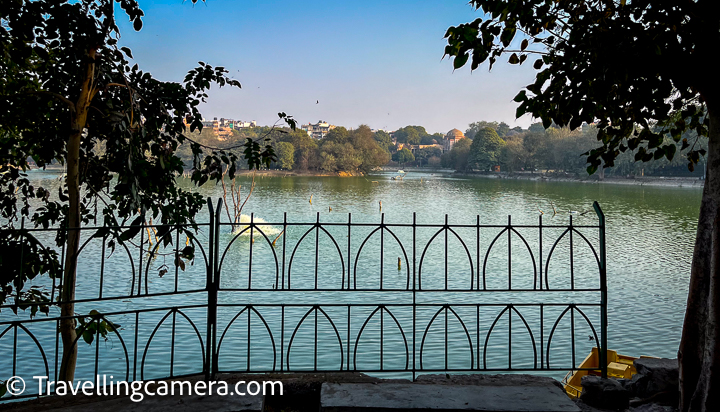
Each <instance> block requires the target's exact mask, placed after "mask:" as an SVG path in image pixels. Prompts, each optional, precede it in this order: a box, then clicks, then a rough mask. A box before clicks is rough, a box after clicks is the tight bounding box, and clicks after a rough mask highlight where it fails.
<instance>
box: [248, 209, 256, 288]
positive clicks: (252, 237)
mask: <svg viewBox="0 0 720 412" xmlns="http://www.w3.org/2000/svg"><path fill="white" fill-rule="evenodd" d="M254 229H255V213H254V212H253V213H250V257H249V258H248V290H251V289H252V257H253V245H254V244H255V232H254Z"/></svg>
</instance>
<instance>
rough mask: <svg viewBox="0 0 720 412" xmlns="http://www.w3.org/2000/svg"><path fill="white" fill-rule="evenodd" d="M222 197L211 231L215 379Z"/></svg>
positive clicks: (214, 373) (211, 306)
mask: <svg viewBox="0 0 720 412" xmlns="http://www.w3.org/2000/svg"><path fill="white" fill-rule="evenodd" d="M222 202H223V201H222V199H218V204H217V208H216V209H215V230H214V232H213V234H214V236H215V239H214V242H215V247H214V248H213V253H214V256H213V271H212V277H213V281H212V289H213V295H212V302H211V305H210V309H211V310H212V322H213V323H212V336H211V342H210V343H211V345H209V350H208V352H210V355H211V360H212V363H211V365H212V370H211V372H212V373H211V375H210V378H211V379H215V375H216V374H217V371H218V358H217V353H215V350H216V348H217V313H218V304H217V302H218V291H219V290H220V211H221V209H220V208H221V207H222Z"/></svg>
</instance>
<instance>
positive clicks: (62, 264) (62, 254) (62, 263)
mask: <svg viewBox="0 0 720 412" xmlns="http://www.w3.org/2000/svg"><path fill="white" fill-rule="evenodd" d="M65 228H66V229H67V226H66V227H65ZM66 243H67V230H66V231H65V239H64V240H63V242H62V248H61V252H60V273H61V275H60V285H59V286H58V299H59V298H60V297H62V287H63V277H64V276H63V275H62V274H64V273H65V244H66ZM134 280H135V274H134V273H133V281H134ZM132 293H133V287H131V288H130V295H132ZM58 330H59V329H58ZM56 378H57V377H56ZM55 381H57V379H55Z"/></svg>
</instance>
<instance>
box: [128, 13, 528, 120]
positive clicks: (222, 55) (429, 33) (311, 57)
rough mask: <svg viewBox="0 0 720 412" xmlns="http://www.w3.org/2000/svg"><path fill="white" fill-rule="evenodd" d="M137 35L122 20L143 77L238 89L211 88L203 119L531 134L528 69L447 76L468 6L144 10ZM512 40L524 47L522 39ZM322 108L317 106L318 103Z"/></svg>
mask: <svg viewBox="0 0 720 412" xmlns="http://www.w3.org/2000/svg"><path fill="white" fill-rule="evenodd" d="M139 3H140V6H141V8H142V9H143V11H144V12H145V17H144V18H143V29H142V30H141V31H140V32H134V31H133V30H132V28H131V25H130V23H129V22H127V20H126V17H125V16H124V15H121V14H120V13H121V10H119V9H118V10H117V16H118V23H120V24H119V26H120V30H121V34H122V37H121V39H120V44H121V45H124V46H128V47H130V48H131V49H132V51H133V56H134V58H135V59H134V60H135V62H136V63H138V65H139V66H140V68H141V69H143V70H144V71H149V72H151V73H152V74H153V75H154V76H155V77H156V78H158V79H160V80H165V81H182V79H183V77H184V75H185V74H186V73H187V71H188V70H190V69H192V68H194V67H195V66H196V65H197V62H198V61H203V62H206V63H209V64H211V65H213V66H224V67H225V68H226V69H228V70H229V71H230V73H229V76H231V77H233V78H235V79H237V80H239V81H240V83H241V84H242V89H237V88H227V87H226V88H222V89H218V88H217V87H216V86H213V88H212V89H211V91H210V92H209V99H208V102H207V103H206V104H204V105H203V106H202V107H201V112H202V113H203V115H204V116H205V117H206V118H208V119H212V118H213V117H218V118H220V117H225V118H233V119H236V120H245V121H251V120H256V121H257V122H258V124H260V125H271V124H273V123H274V122H275V121H276V120H277V119H278V117H277V113H278V112H285V113H287V114H288V115H292V116H293V117H294V118H295V119H296V120H297V121H298V123H302V124H305V123H308V122H312V123H315V122H317V121H318V120H325V121H327V122H329V123H331V124H334V125H338V126H345V127H347V128H355V127H357V126H359V125H360V124H367V125H368V126H370V127H371V128H373V129H386V130H396V129H398V128H400V127H403V126H407V125H420V126H424V127H425V128H426V129H427V131H428V132H430V133H435V132H441V133H446V132H447V131H449V130H450V129H453V128H457V129H460V130H462V131H465V129H466V128H467V127H468V124H470V123H472V122H475V121H479V120H488V121H504V122H506V123H508V124H509V125H510V126H511V127H514V126H517V125H520V126H522V127H525V128H526V127H528V126H529V125H530V123H532V119H531V118H530V117H529V116H524V117H522V118H520V119H517V120H516V119H515V109H516V108H517V103H515V102H513V101H512V99H513V97H515V95H516V94H517V93H518V92H519V91H520V90H521V89H522V87H523V86H525V85H527V84H530V83H531V82H532V81H533V79H534V70H533V69H532V67H531V64H532V63H531V62H532V60H533V59H528V62H529V63H528V62H526V63H525V64H524V65H522V66H512V65H509V64H507V63H506V62H505V60H503V61H502V62H498V63H497V64H496V65H495V66H494V67H493V70H492V71H491V72H488V66H487V64H485V65H483V66H481V67H480V68H479V69H478V70H476V71H474V72H470V69H469V64H468V65H467V66H468V67H464V68H461V69H459V70H456V71H454V72H453V67H452V61H451V60H450V59H449V58H447V57H446V58H444V59H443V58H442V57H443V51H444V47H445V45H446V41H445V39H443V36H444V34H445V31H446V30H447V28H448V27H450V26H454V25H458V24H461V23H465V22H469V21H472V20H474V19H475V18H477V17H481V13H480V12H477V11H475V10H473V9H472V8H471V7H470V6H469V5H468V4H467V1H464V0H415V1H411V0H392V1H377V0H365V1H354V2H349V1H342V0H336V1H331V0H305V1H291V0H271V1H249V0H248V1H242V0H234V1H233V0H207V2H206V3H205V4H203V3H201V2H200V3H198V4H195V5H193V4H192V3H191V2H190V1H189V0H186V1H185V2H183V1H182V0H159V1H147V0H139ZM518 41H519V40H518ZM318 102H319V103H318Z"/></svg>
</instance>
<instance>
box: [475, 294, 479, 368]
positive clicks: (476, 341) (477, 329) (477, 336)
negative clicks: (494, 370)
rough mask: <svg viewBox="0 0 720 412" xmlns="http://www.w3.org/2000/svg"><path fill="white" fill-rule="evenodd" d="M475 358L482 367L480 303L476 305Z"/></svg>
mask: <svg viewBox="0 0 720 412" xmlns="http://www.w3.org/2000/svg"><path fill="white" fill-rule="evenodd" d="M475 323H476V325H475V359H476V362H477V369H478V370H479V369H480V305H475Z"/></svg>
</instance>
